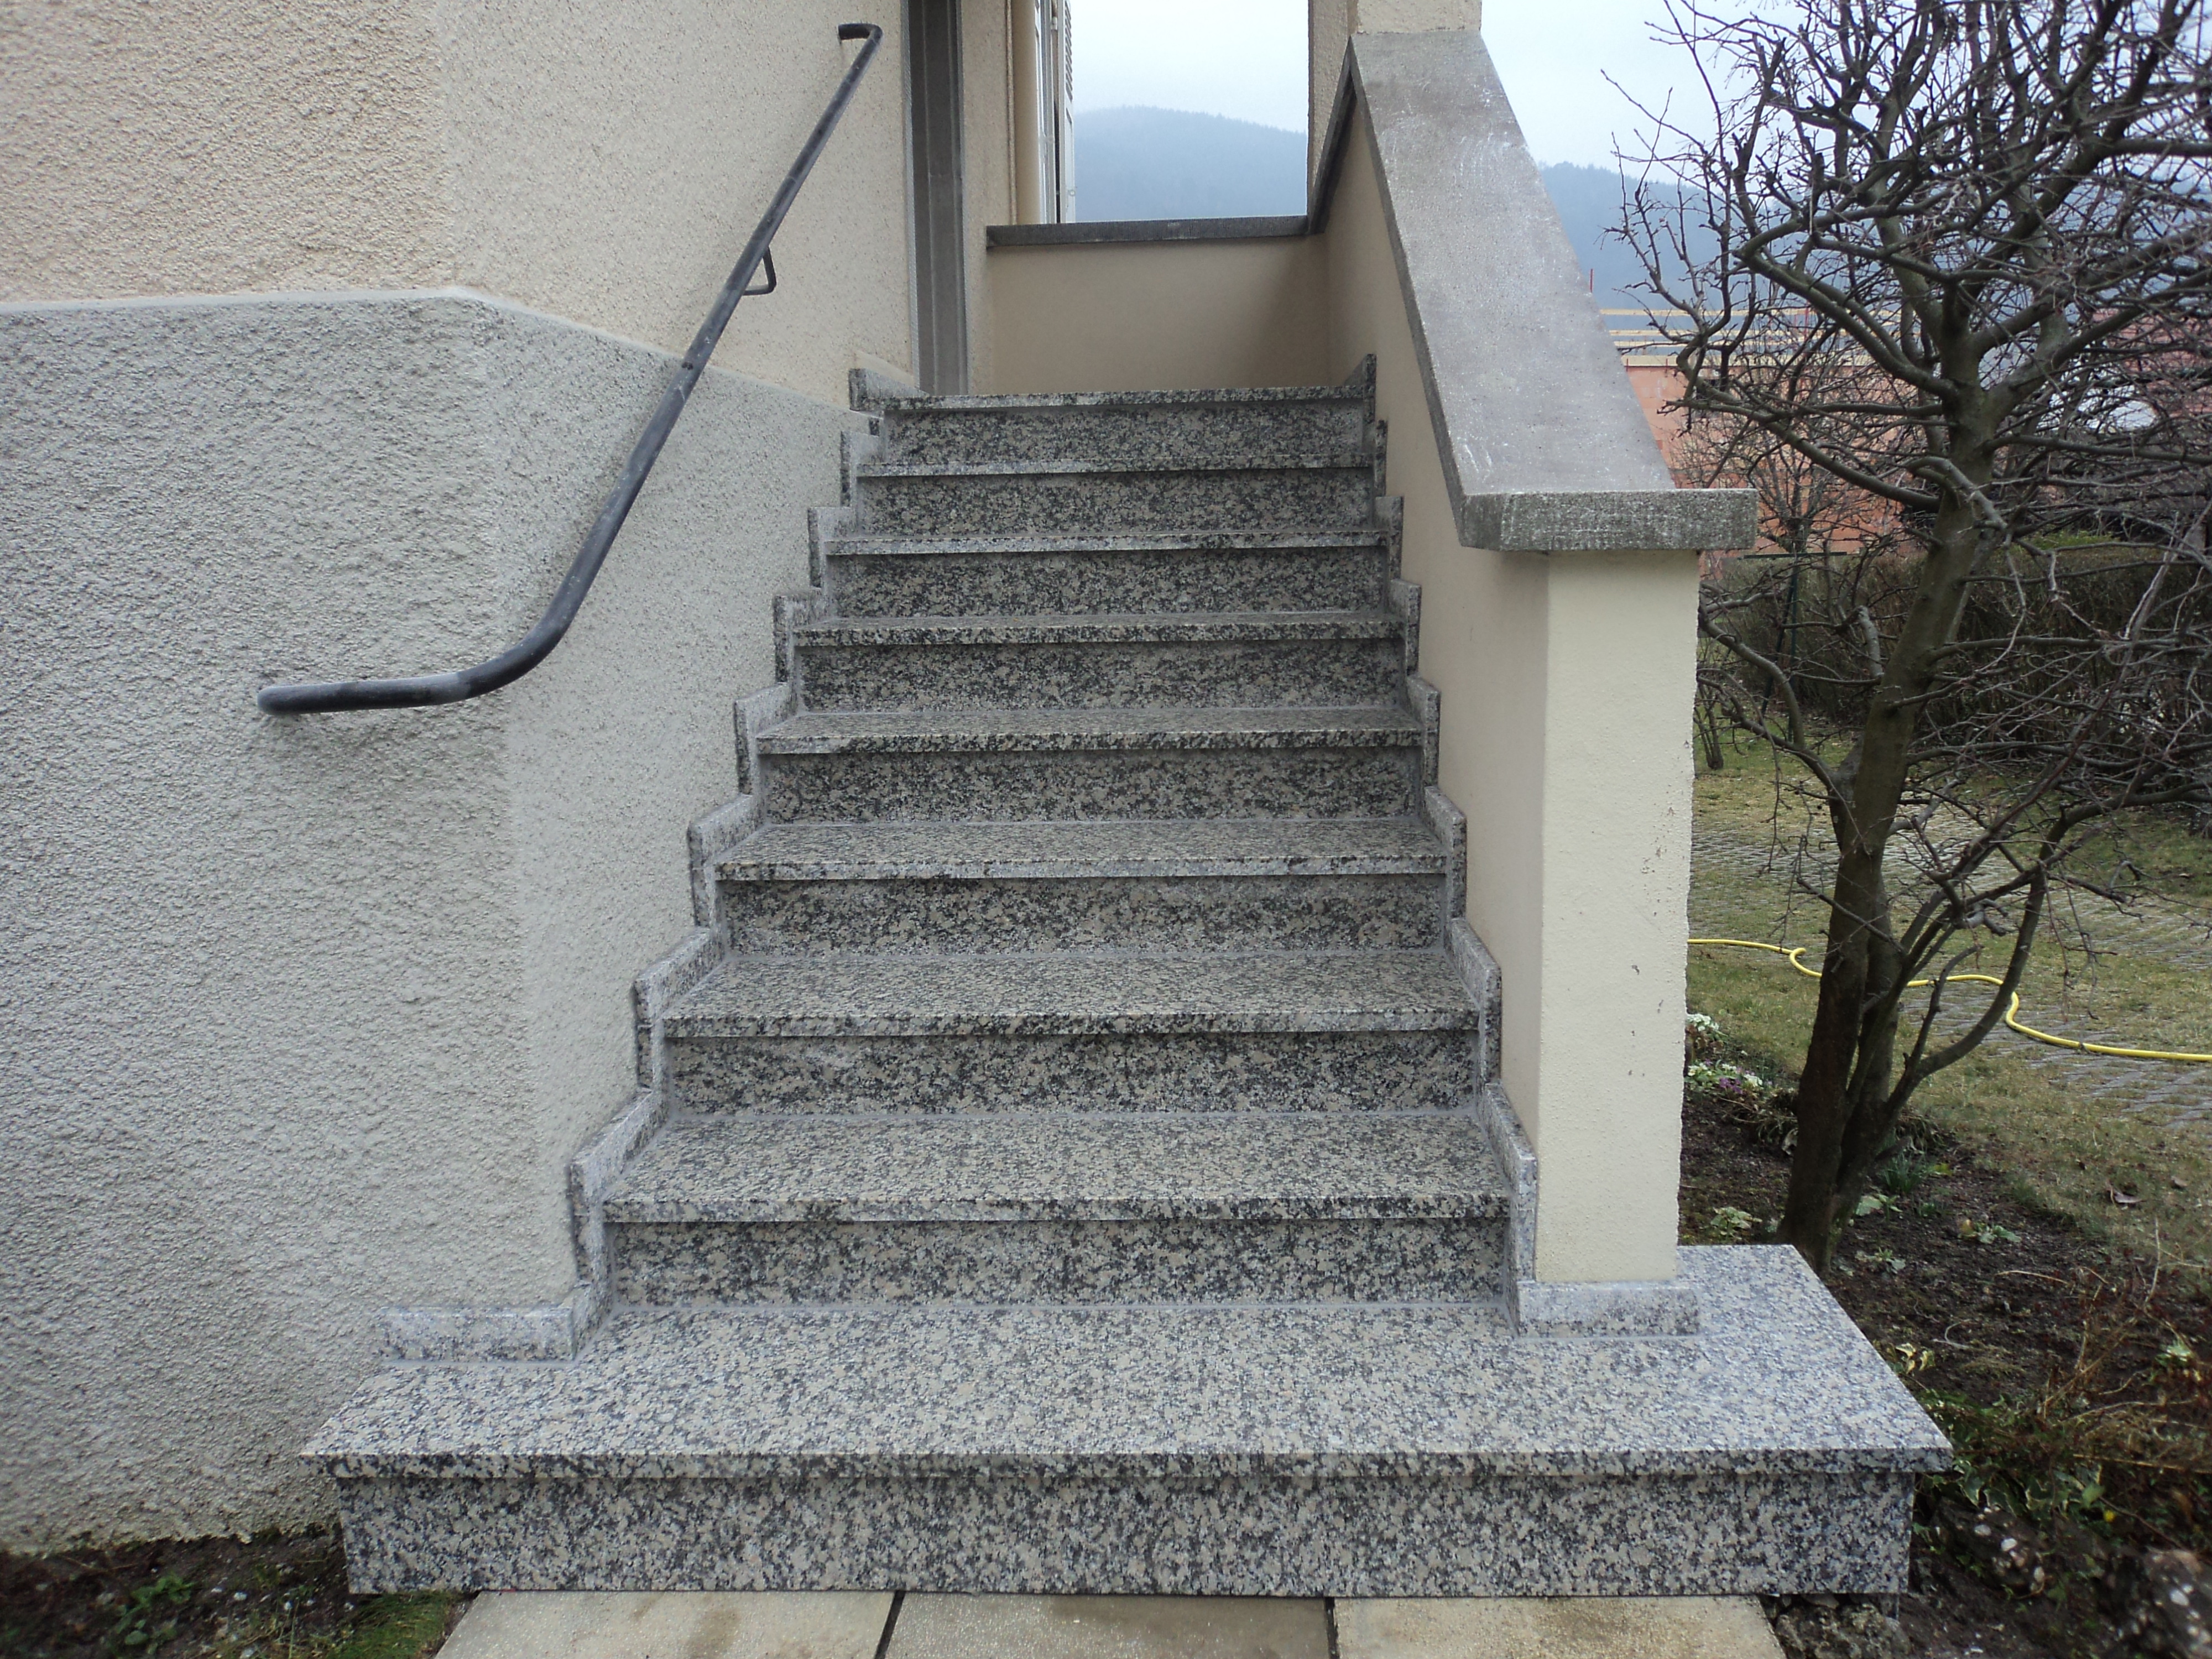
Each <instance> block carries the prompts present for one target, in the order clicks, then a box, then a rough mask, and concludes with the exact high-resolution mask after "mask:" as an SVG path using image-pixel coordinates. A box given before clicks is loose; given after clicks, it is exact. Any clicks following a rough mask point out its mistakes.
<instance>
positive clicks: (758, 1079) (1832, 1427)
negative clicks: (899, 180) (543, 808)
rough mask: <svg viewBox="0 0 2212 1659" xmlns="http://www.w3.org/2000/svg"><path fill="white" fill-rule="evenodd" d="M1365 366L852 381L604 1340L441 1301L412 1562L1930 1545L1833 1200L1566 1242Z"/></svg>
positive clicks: (1253, 1586) (324, 1440)
mask: <svg viewBox="0 0 2212 1659" xmlns="http://www.w3.org/2000/svg"><path fill="white" fill-rule="evenodd" d="M1371 391H1372V368H1371V363H1370V365H1368V366H1366V367H1364V368H1363V370H1362V372H1361V374H1358V375H1357V376H1355V379H1354V381H1353V382H1352V384H1351V385H1349V386H1346V387H1345V388H1341V389H1339V390H1337V391H1334V392H1328V393H1324V394H1321V395H1318V396H1315V395H1310V394H1302V393H1296V392H1286V393H1261V394H1244V393H1236V394H1196V395H1183V394H1175V395H1160V396H1136V397H1109V398H1085V397H1077V398H1012V399H1007V398H982V399H951V400H927V399H924V400H915V399H910V398H900V397H896V396H892V397H889V398H886V397H885V396H884V392H883V389H882V388H881V387H880V386H875V385H873V384H872V383H870V382H868V381H867V380H866V377H861V380H860V383H859V386H858V395H859V397H860V402H861V403H862V404H864V405H866V406H867V407H870V408H871V409H872V410H875V411H876V413H875V414H874V416H873V417H872V419H871V421H870V422H869V426H870V428H871V429H870V431H869V432H868V433H867V434H866V435H862V434H860V433H858V432H855V433H852V434H848V435H847V436H846V439H845V441H844V442H843V446H842V477H843V483H844V496H843V500H842V504H841V505H840V506H839V507H836V508H833V509H824V510H823V512H822V513H817V514H813V515H810V519H809V526H808V532H809V543H810V547H811V550H812V554H813V562H812V570H813V574H814V577H815V580H817V582H818V583H820V584H821V586H817V587H816V588H813V589H811V590H809V591H807V592H802V593H795V594H786V595H782V596H781V597H780V598H779V599H777V601H776V603H775V608H774V626H775V638H776V641H777V649H776V660H777V664H778V672H779V676H780V678H779V682H778V684H777V685H776V686H775V688H774V689H773V690H770V691H769V692H766V693H763V694H759V695H757V696H753V697H750V698H747V699H745V700H744V702H743V703H742V704H741V705H740V710H739V733H740V737H739V749H740V752H741V761H740V775H741V779H742V785H743V787H744V790H745V792H746V799H745V801H744V803H743V804H742V807H741V808H732V809H730V810H729V811H727V812H726V813H725V814H722V815H718V817H717V818H716V820H715V821H714V822H715V823H717V824H719V825H720V828H719V829H714V831H713V832H712V833H704V832H702V833H700V834H695V836H693V838H692V849H691V850H692V853H693V855H694V864H695V866H696V867H695V871H694V877H695V879H694V897H695V903H696V918H695V919H696V921H697V922H698V924H699V926H698V929H697V931H696V933H695V934H694V935H693V936H692V941H691V943H690V944H689V945H687V946H686V947H685V949H684V951H682V952H679V953H678V957H671V959H670V962H671V963H678V959H679V958H680V963H679V965H678V966H677V967H671V966H670V965H668V964H666V963H664V964H663V965H662V966H660V967H659V968H656V969H653V970H652V971H651V972H649V973H648V974H647V975H646V976H645V977H644V978H643V979H641V981H640V984H639V987H638V996H637V999H636V1006H637V1008H638V1011H639V1031H640V1043H639V1052H640V1054H641V1060H642V1062H643V1063H642V1067H641V1091H640V1093H639V1095H638V1097H636V1099H635V1101H634V1102H633V1103H631V1105H630V1107H629V1109H628V1111H627V1112H626V1113H625V1114H624V1115H623V1118H622V1119H621V1120H620V1121H619V1122H618V1123H617V1126H616V1127H614V1128H613V1129H611V1130H610V1131H607V1132H605V1133H602V1134H601V1135H599V1137H597V1138H596V1139H594V1140H593V1141H592V1143H591V1145H590V1146H589V1147H588V1148H587V1150H586V1153H585V1154H584V1155H583V1156H581V1157H580V1158H578V1159H577V1161H576V1163H575V1164H574V1166H573V1168H572V1170H571V1196H572V1200H573V1202H574V1206H575V1236H576V1239H577V1243H578V1263H579V1274H580V1281H581V1282H580V1285H579V1288H578V1291H577V1292H576V1295H575V1296H574V1297H571V1298H570V1303H569V1304H563V1305H564V1306H568V1307H570V1309H571V1317H570V1321H569V1328H570V1329H571V1332H572V1336H573V1340H572V1341H571V1342H570V1343H569V1344H568V1345H566V1346H563V1345H560V1344H547V1343H544V1342H536V1343H532V1342H523V1343H516V1342H513V1341H501V1342H493V1343H490V1344H488V1345H485V1344H480V1345H478V1346H477V1349H474V1350H468V1351H467V1352H465V1351H464V1346H463V1345H459V1344H457V1342H456V1341H454V1340H447V1337H448V1336H449V1335H450V1334H451V1333H452V1332H454V1331H459V1332H463V1333H466V1332H468V1331H472V1330H476V1329H477V1328H480V1327H482V1328H493V1329H495V1330H497V1331H501V1332H504V1331H507V1329H508V1327H509V1326H511V1325H512V1324H513V1322H514V1320H515V1318H516V1315H515V1314H514V1313H513V1312H512V1311H509V1312H506V1313H502V1312H501V1311H500V1310H429V1313H430V1315H431V1316H432V1317H430V1318H429V1320H428V1322H424V1321H423V1320H421V1319H417V1320H416V1321H415V1322H414V1323H413V1324H410V1326H409V1327H408V1329H409V1330H410V1332H412V1333H415V1334H416V1335H417V1336H418V1337H422V1340H414V1341H412V1342H410V1346H407V1347H406V1348H405V1350H404V1352H408V1353H410V1354H416V1355H419V1357H420V1358H422V1360H424V1361H429V1360H433V1359H442V1360H445V1361H447V1362H448V1363H446V1364H428V1363H421V1364H410V1365H407V1366H404V1367H403V1368H398V1369H394V1370H388V1371H386V1373H385V1374H383V1375H382V1376H378V1377H375V1378H373V1379H372V1380H370V1381H369V1382H368V1383H366V1384H364V1385H363V1386H362V1389H361V1390H360V1391H359V1392H358V1394H357V1395H356V1396H355V1398H354V1399H353V1400H352V1401H350V1402H349V1404H348V1405H347V1406H346V1407H344V1408H343V1410H342V1411H341V1412H340V1413H339V1414H338V1416H337V1418H336V1419H333V1420H332V1421H331V1423H330V1424H329V1425H326V1427H325V1430H324V1431H323V1432H322V1434H321V1435H320V1436H319V1438H318V1441H317V1443H316V1444H315V1445H314V1446H313V1448H311V1449H310V1451H311V1455H313V1456H315V1457H316V1458H317V1459H318V1460H319V1461H320V1462H322V1463H323V1464H324V1465H325V1468H327V1469H328V1470H329V1471H330V1472H331V1474H333V1475H335V1476H336V1477H337V1490H338V1492H339V1501H340V1505H341V1509H342V1512H343V1517H344V1522H345V1525H346V1530H347V1546H348V1554H349V1562H350V1564H351V1569H352V1571H353V1573H354V1576H355V1582H356V1584H357V1585H358V1586H359V1587H361V1588H362V1589H371V1588H376V1589H384V1588H402V1587H410V1586H416V1585H428V1584H437V1583H447V1584H455V1585H465V1586H471V1587H473V1586H479V1585H488V1584H489V1585H504V1586H545V1587H561V1588H571V1589H574V1588H609V1589H615V1588H621V1589H679V1588H695V1589H801V1588H805V1589H829V1588H848V1587H850V1588H861V1587H872V1588H893V1587H911V1588H915V1589H948V1590H969V1591H1044V1592H1049V1591H1068V1590H1102V1591H1128V1592H1142V1593H1152V1594H1187V1595H1322V1594H1336V1595H1365V1596H1375V1595H1397V1596H1412V1595H1485V1594H1492V1595H1495V1594H1519V1595H1553V1594H1569V1593H1593V1592H1594V1593H1611V1594H1631V1593H1667V1594H1681V1593H1686V1592H1706V1593H1747V1592H1750V1591H1753V1590H1764V1591H1775V1590H1785V1589H1828V1590H1838V1589H1851V1590H1887V1589H1894V1588H1896V1587H1897V1586H1898V1584H1899V1581H1900V1578H1901V1575H1902V1571H1903V1565H1904V1559H1905V1558H1904V1551H1905V1540H1906V1538H1907V1535H1908V1533H1907V1526H1908V1521H1909V1504H1910V1497H1911V1472H1912V1471H1914V1470H1916V1469H1919V1468H1929V1467H1933V1465H1934V1462H1935V1460H1936V1459H1937V1458H1938V1457H1939V1456H1940V1455H1941V1443H1940V1439H1939V1438H1938V1437H1936V1435H1935V1432H1934V1431H1933V1429H1932V1427H1931V1426H1930V1425H1929V1424H1928V1422H1927V1421H1926V1419H1924V1418H1923V1417H1921V1416H1920V1415H1919V1413H1918V1412H1917V1409H1916V1408H1914V1407H1913V1406H1912V1405H1911V1401H1910V1400H1909V1398H1908V1397H1907V1396H1906V1395H1905V1394H1904V1392H1903V1390H1902V1389H1900V1388H1899V1385H1898V1383H1896V1382H1895V1380H1894V1379H1893V1377H1892V1376H1891V1375H1890V1373H1889V1371H1888V1370H1887V1367H1886V1366H1885V1365H1884V1364H1882V1362H1881V1359H1880V1358H1878V1357H1877V1356H1876V1355H1875V1354H1874V1353H1873V1352H1872V1351H1871V1350H1870V1349H1869V1348H1868V1346H1866V1344H1865V1343H1864V1342H1863V1340H1860V1339H1859V1338H1858V1336H1857V1334H1856V1332H1855V1331H1853V1330H1852V1328H1850V1325H1849V1323H1848V1322H1846V1321H1845V1320H1844V1318H1843V1316H1842V1315H1841V1314H1840V1312H1839V1311H1838V1310H1837V1309H1836V1308H1835V1306H1834V1304H1832V1302H1831V1301H1830V1300H1829V1299H1828V1298H1827V1297H1826V1294H1825V1292H1823V1291H1821V1290H1820V1287H1819V1286H1818V1285H1817V1284H1816V1283H1814V1281H1813V1280H1812V1279H1810V1278H1809V1276H1808V1274H1807V1273H1805V1271H1804V1269H1803V1268H1802V1266H1801V1265H1800V1264H1799V1263H1798V1262H1797V1260H1796V1257H1795V1256H1794V1255H1790V1254H1789V1253H1787V1252H1774V1251H1765V1252H1761V1251H1755V1250H1735V1251H1692V1252H1688V1253H1686V1255H1685V1257H1684V1276H1683V1277H1682V1278H1681V1279H1679V1280H1677V1281H1674V1283H1672V1284H1670V1285H1662V1286H1656V1287H1655V1286H1644V1285H1595V1286H1587V1285H1585V1286H1556V1285H1537V1284H1536V1283H1535V1281H1534V1279H1532V1278H1531V1274H1532V1273H1533V1234H1532V1231H1531V1230H1532V1227H1533V1225H1534V1221H1533V1218H1534V1216H1535V1214H1536V1213H1537V1210H1536V1205H1535V1192H1536V1183H1537V1179H1538V1174H1539V1171H1538V1170H1537V1169H1536V1167H1535V1164H1534V1158H1533V1157H1532V1155H1530V1153H1529V1152H1528V1147H1527V1146H1526V1143H1525V1141H1524V1140H1523V1139H1522V1138H1521V1137H1520V1136H1519V1134H1518V1132H1517V1129H1516V1127H1514V1124H1513V1121H1512V1115H1511V1108H1510V1103H1508V1102H1506V1101H1505V1100H1504V1095H1503V1092H1502V1088H1501V1087H1500V1085H1498V1081H1497V1063H1498V1056H1497V1053H1496V1047H1495V1043H1496V1027H1497V1009H1498V999H1499V995H1500V991H1499V983H1498V973H1497V970H1496V966H1495V964H1494V963H1492V962H1491V961H1490V958H1489V956H1488V953H1487V952H1486V951H1484V950H1483V949H1482V946H1481V944H1480V940H1479V939H1475V938H1474V934H1473V933H1472V931H1471V930H1470V929H1469V928H1468V926H1467V923H1466V921H1465V920H1464V919H1463V918H1462V917H1459V916H1458V915H1457V912H1458V910H1459V909H1460V908H1461V905H1462V897H1461V895H1462V872H1463V870H1464V868H1465V866H1466V862H1467V860H1468V857H1469V856H1475V857H1480V855H1481V849H1480V848H1477V849H1473V852H1472V854H1470V852H1469V849H1468V848H1466V847H1465V846H1464V820H1463V818H1462V817H1460V815H1459V814H1458V813H1457V811H1456V810H1455V808H1453V807H1452V805H1451V804H1450V803H1449V802H1448V801H1444V800H1443V799H1442V797H1441V796H1439V795H1438V794H1437V793H1436V791H1435V790H1434V789H1433V788H1432V787H1429V786H1431V785H1432V784H1433V783H1434V781H1435V768H1436V734H1437V721H1438V718H1439V708H1440V702H1439V698H1438V695H1437V692H1436V691H1435V690H1434V689H1433V688H1432V687H1431V686H1430V685H1429V684H1426V683H1425V681H1423V680H1422V679H1421V678H1419V676H1418V675H1417V674H1415V673H1413V672H1412V671H1411V669H1412V665H1413V653H1414V652H1415V650H1416V649H1417V648H1418V626H1419V606H1420V595H1419V591H1418V589H1416V588H1415V587H1413V586H1411V585H1409V584H1407V583H1406V582H1404V581H1401V580H1396V575H1397V568H1396V565H1397V560H1396V541H1395V528H1396V526H1397V523H1398V513H1397V503H1396V502H1395V501H1393V500H1389V499H1387V498H1378V497H1377V495H1376V484H1377V482H1378V478H1377V474H1378V471H1379V469H1380V467H1381V465H1382V464H1383V433H1382V430H1381V428H1380V427H1379V426H1376V425H1375V424H1374V423H1373V422H1372V421H1371V419H1370V414H1371V398H1370V393H1371ZM840 705H846V706H843V707H841V706H840ZM763 825H765V826H767V827H766V828H764V829H759V832H758V833H757V834H753V835H751V836H750V839H748V840H745V841H744V842H737V837H738V836H741V835H744V834H746V833H747V832H748V831H749V830H751V829H756V828H757V827H758V826H763ZM523 1311H524V1312H528V1311H529V1310H523ZM541 1311H542V1310H541ZM456 1314H458V1316H459V1318H458V1321H457V1320H456V1319H455V1318H453V1317H451V1316H453V1315H456ZM595 1319H596V1320H599V1321H600V1322H599V1323H598V1324H597V1325H596V1326H595V1325H594V1323H593V1322H594V1320H595ZM487 1320H489V1325H487V1324H486V1321H487ZM501 1320H505V1321H506V1322H507V1323H506V1324H501V1323H500V1321H501ZM472 1321H473V1322H472ZM533 1328H534V1327H533ZM1539 1332H1541V1333H1542V1334H1541V1335H1538V1334H1532V1333H1539ZM423 1333H428V1336H427V1337H424V1336H422V1334H423ZM432 1339H435V1340H432ZM468 1352H476V1353H478V1354H479V1357H480V1358H483V1363H467V1354H468ZM486 1356H488V1357H486ZM494 1359H495V1360H496V1361H497V1362H498V1363H493V1360H494ZM524 1361H535V1362H536V1363H521V1362H524ZM455 1362H458V1363H455Z"/></svg>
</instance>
